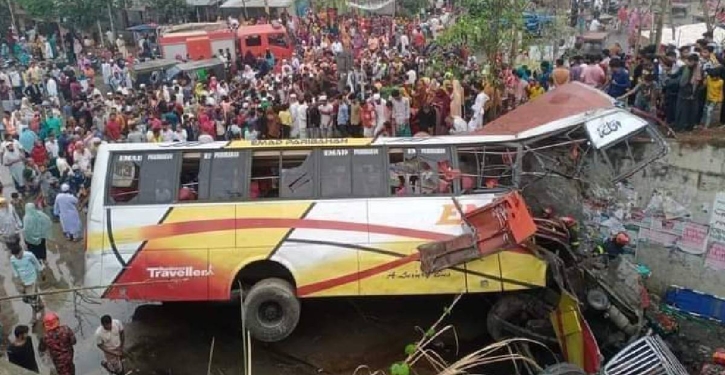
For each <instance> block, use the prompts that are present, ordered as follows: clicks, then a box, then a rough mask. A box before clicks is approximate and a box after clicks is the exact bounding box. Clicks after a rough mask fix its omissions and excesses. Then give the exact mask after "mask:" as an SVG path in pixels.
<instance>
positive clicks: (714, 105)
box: [702, 67, 723, 128]
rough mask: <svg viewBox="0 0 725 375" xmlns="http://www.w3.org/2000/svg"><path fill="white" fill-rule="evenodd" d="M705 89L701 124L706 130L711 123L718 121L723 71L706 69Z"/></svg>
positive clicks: (719, 68) (720, 69)
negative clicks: (705, 95)
mask: <svg viewBox="0 0 725 375" xmlns="http://www.w3.org/2000/svg"><path fill="white" fill-rule="evenodd" d="M705 87H706V89H707V97H706V101H705V110H704V111H703V116H702V117H703V118H702V123H703V125H704V126H705V127H706V128H707V127H710V125H712V124H713V121H715V122H719V121H720V111H721V110H722V99H723V69H722V68H721V67H718V68H714V69H708V71H707V78H705Z"/></svg>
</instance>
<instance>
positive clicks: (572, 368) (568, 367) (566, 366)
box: [539, 362, 587, 375]
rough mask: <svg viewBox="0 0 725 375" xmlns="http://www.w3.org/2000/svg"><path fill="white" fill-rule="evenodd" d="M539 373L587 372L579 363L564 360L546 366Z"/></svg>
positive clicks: (569, 374) (580, 374)
mask: <svg viewBox="0 0 725 375" xmlns="http://www.w3.org/2000/svg"><path fill="white" fill-rule="evenodd" d="M539 375H587V373H586V372H584V370H582V369H580V368H579V366H577V365H574V364H571V363H566V362H563V363H557V364H555V365H551V366H548V367H546V368H545V369H544V371H543V372H542V373H541V374H539Z"/></svg>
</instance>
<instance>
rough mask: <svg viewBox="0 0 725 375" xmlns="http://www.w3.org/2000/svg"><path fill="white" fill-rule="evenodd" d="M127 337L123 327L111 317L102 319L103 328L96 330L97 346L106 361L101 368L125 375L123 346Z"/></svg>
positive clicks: (116, 374) (102, 362)
mask: <svg viewBox="0 0 725 375" xmlns="http://www.w3.org/2000/svg"><path fill="white" fill-rule="evenodd" d="M125 341H126V336H125V335H124V333H123V325H122V324H121V322H120V321H118V320H116V319H111V316H110V315H104V316H102V317H101V326H100V327H98V329H96V344H97V345H98V349H101V351H102V352H103V355H104V356H105V360H103V361H101V366H103V368H105V369H106V370H108V372H110V373H111V374H114V375H118V374H123V345H124V343H125Z"/></svg>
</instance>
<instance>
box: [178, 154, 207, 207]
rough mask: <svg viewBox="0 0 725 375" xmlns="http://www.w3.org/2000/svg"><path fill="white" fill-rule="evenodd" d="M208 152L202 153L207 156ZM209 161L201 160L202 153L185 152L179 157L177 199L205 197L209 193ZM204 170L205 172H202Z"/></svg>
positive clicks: (186, 200) (193, 199) (194, 199)
mask: <svg viewBox="0 0 725 375" xmlns="http://www.w3.org/2000/svg"><path fill="white" fill-rule="evenodd" d="M208 155H209V153H204V157H207V156H208ZM208 169H209V163H208V161H206V162H203V159H202V153H200V152H187V153H184V154H183V156H182V158H181V173H180V174H179V201H180V202H188V201H196V200H199V199H205V198H206V197H207V196H208V195H209V188H208V186H207V185H208V184H209V171H208ZM204 172H205V173H204Z"/></svg>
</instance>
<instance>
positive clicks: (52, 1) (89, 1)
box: [17, 0, 116, 30]
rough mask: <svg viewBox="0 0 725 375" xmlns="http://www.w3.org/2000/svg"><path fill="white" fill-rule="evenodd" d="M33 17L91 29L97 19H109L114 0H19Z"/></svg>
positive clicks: (76, 27)
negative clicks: (110, 7)
mask: <svg viewBox="0 0 725 375" xmlns="http://www.w3.org/2000/svg"><path fill="white" fill-rule="evenodd" d="M17 3H18V5H20V7H22V8H23V9H24V10H25V11H26V12H27V13H28V14H29V15H30V16H31V17H33V18H36V19H41V20H45V21H52V22H56V21H60V23H61V24H63V25H64V26H67V27H71V28H75V29H81V30H89V29H91V28H93V27H94V26H95V25H96V23H97V21H101V22H107V21H108V6H109V5H110V6H112V7H115V6H116V4H113V0H17Z"/></svg>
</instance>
